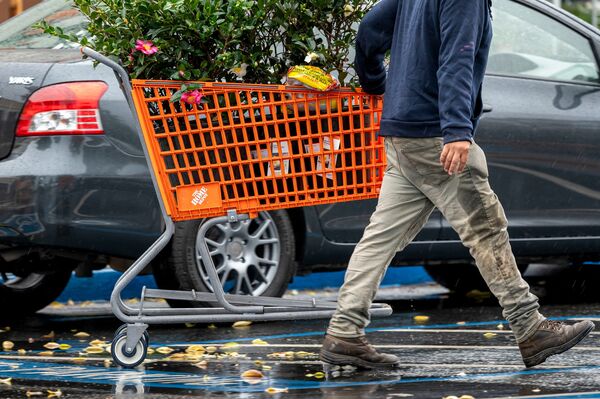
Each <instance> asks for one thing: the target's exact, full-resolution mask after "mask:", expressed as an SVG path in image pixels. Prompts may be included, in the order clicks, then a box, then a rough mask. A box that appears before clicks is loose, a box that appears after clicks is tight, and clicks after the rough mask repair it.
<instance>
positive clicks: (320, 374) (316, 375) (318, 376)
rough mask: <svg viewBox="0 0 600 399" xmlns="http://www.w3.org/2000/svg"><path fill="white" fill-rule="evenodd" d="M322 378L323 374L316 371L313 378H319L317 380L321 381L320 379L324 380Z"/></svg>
mask: <svg viewBox="0 0 600 399" xmlns="http://www.w3.org/2000/svg"><path fill="white" fill-rule="evenodd" d="M324 377H325V373H324V372H322V371H317V372H316V373H315V378H319V379H321V378H324Z"/></svg>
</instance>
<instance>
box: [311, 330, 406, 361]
mask: <svg viewBox="0 0 600 399" xmlns="http://www.w3.org/2000/svg"><path fill="white" fill-rule="evenodd" d="M320 357H321V361H322V362H324V363H329V364H339V365H346V364H349V365H353V366H357V367H362V368H368V369H373V368H393V367H397V366H398V365H399V363H400V359H398V358H397V357H396V356H394V355H389V354H386V353H378V352H377V351H376V350H375V348H373V347H372V346H371V345H370V344H369V342H368V341H367V338H366V337H365V336H364V335H363V336H360V337H356V338H340V337H334V336H331V335H329V334H327V335H325V340H324V341H323V346H322V347H321V356H320Z"/></svg>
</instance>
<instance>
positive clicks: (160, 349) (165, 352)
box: [156, 346, 174, 355]
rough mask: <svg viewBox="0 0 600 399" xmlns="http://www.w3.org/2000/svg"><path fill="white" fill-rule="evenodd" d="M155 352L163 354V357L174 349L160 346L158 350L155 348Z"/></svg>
mask: <svg viewBox="0 0 600 399" xmlns="http://www.w3.org/2000/svg"><path fill="white" fill-rule="evenodd" d="M156 351H157V352H158V353H161V354H163V355H168V354H169V353H171V352H173V351H174V349H173V348H169V347H168V346H161V347H160V348H156Z"/></svg>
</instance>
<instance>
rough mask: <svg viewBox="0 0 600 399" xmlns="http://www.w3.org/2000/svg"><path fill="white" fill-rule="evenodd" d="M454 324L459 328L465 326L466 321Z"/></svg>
mask: <svg viewBox="0 0 600 399" xmlns="http://www.w3.org/2000/svg"><path fill="white" fill-rule="evenodd" d="M456 324H458V325H459V326H464V325H465V324H467V322H466V321H457V322H456Z"/></svg>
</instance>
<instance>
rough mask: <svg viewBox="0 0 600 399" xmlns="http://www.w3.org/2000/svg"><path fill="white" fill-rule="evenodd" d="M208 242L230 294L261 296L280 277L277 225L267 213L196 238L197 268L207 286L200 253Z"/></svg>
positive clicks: (221, 278) (216, 265)
mask: <svg viewBox="0 0 600 399" xmlns="http://www.w3.org/2000/svg"><path fill="white" fill-rule="evenodd" d="M201 239H205V240H206V243H207V245H208V249H209V253H210V256H211V258H212V260H213V262H214V264H215V267H216V269H217V274H218V276H219V279H220V280H221V285H222V286H223V289H224V291H225V292H227V293H230V294H246V295H254V296H258V295H262V294H263V293H264V292H265V291H266V290H267V288H268V287H269V286H270V285H271V283H272V282H273V280H274V279H275V276H276V274H277V269H278V267H279V259H280V252H281V247H280V243H279V233H278V231H277V227H276V226H275V222H274V221H273V219H272V218H271V216H270V215H269V214H268V213H266V212H261V213H260V214H259V216H258V217H257V218H254V219H252V220H246V221H243V222H239V223H231V224H230V223H224V224H219V225H216V226H215V227H212V228H211V229H209V230H208V231H207V233H206V237H201V236H200V234H199V232H198V234H197V236H196V257H195V260H196V267H197V268H198V271H199V272H200V276H201V277H202V280H203V282H204V284H205V285H206V286H207V287H208V288H209V289H210V290H211V291H212V284H211V283H210V280H209V278H208V274H207V273H206V269H205V268H204V265H203V263H202V255H200V252H199V250H198V248H199V243H200V242H201V241H200V240H201Z"/></svg>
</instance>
